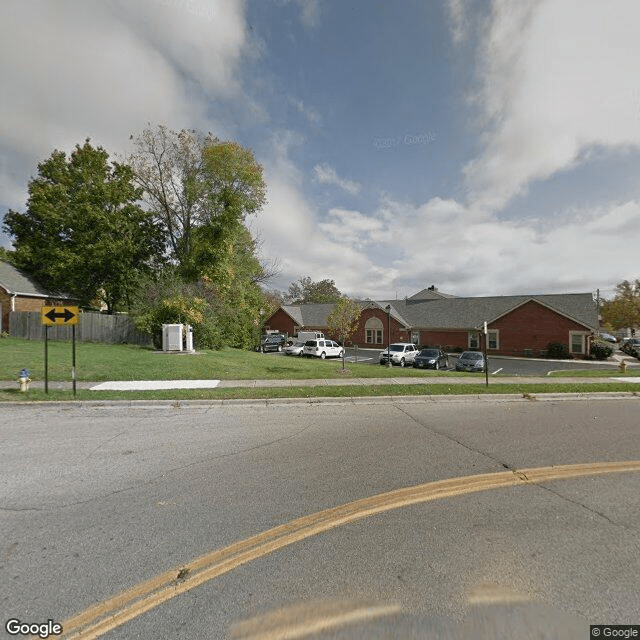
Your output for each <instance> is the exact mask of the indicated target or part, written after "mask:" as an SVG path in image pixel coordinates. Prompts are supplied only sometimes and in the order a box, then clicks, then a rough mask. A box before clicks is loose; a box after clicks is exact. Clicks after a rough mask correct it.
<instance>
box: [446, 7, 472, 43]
mask: <svg viewBox="0 0 640 640" xmlns="http://www.w3.org/2000/svg"><path fill="white" fill-rule="evenodd" d="M446 9H447V12H448V13H449V22H450V23H451V36H452V38H453V42H454V43H455V44H460V43H461V42H463V40H464V39H465V38H466V36H467V34H468V32H469V24H468V19H467V14H466V12H465V4H464V0H448V2H447V3H446Z"/></svg>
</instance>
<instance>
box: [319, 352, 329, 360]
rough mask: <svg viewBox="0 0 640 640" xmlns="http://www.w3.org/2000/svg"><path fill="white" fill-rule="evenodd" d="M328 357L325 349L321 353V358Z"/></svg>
mask: <svg viewBox="0 0 640 640" xmlns="http://www.w3.org/2000/svg"><path fill="white" fill-rule="evenodd" d="M326 357H327V354H326V353H325V352H324V351H323V352H322V353H321V354H320V358H321V359H322V360H324V359H325V358H326Z"/></svg>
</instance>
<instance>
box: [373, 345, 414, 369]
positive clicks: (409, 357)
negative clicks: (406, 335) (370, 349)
mask: <svg viewBox="0 0 640 640" xmlns="http://www.w3.org/2000/svg"><path fill="white" fill-rule="evenodd" d="M418 353H420V352H419V351H418V347H416V345H415V344H412V343H411V342H396V343H395V344H390V345H389V347H388V348H387V349H385V350H384V351H381V352H380V364H387V363H388V362H389V360H391V364H399V365H400V366H401V367H404V366H405V365H407V364H413V361H414V360H415V359H416V356H417V355H418Z"/></svg>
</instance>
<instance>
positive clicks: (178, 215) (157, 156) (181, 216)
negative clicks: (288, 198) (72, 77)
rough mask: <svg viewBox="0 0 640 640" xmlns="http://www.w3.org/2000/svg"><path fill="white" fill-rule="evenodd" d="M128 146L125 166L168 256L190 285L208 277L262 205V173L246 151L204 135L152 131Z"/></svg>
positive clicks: (240, 147)
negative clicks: (132, 174)
mask: <svg viewBox="0 0 640 640" xmlns="http://www.w3.org/2000/svg"><path fill="white" fill-rule="evenodd" d="M134 142H135V147H136V149H135V152H134V153H133V154H131V155H130V156H129V158H128V163H129V164H130V165H131V166H132V167H133V169H134V172H135V180H136V182H137V184H138V185H139V186H140V188H141V189H142V191H143V198H144V200H145V202H146V204H147V206H148V208H149V210H150V211H151V212H152V213H153V215H154V217H155V220H156V222H157V223H158V224H159V225H160V226H161V227H162V229H163V230H164V232H165V238H166V241H167V247H166V250H167V253H168V255H170V257H171V258H172V259H173V260H174V261H175V263H176V264H177V265H178V266H179V267H180V268H181V270H182V271H183V273H184V274H185V275H186V276H187V277H189V278H191V279H197V278H198V277H199V276H201V275H202V274H203V273H205V272H212V271H213V270H215V269H216V267H217V263H218V260H219V258H220V257H221V256H222V255H223V254H224V253H225V252H226V251H228V248H229V246H230V244H233V242H235V240H234V235H235V234H242V233H243V228H244V221H245V218H246V216H248V215H251V214H255V213H257V212H258V211H259V210H260V209H261V208H262V206H263V205H264V204H265V202H266V185H265V183H264V179H263V176H262V167H261V166H260V164H259V163H258V162H257V161H256V160H255V158H254V156H253V153H252V152H251V151H250V150H248V149H245V148H244V147H242V146H241V145H239V144H237V143H235V142H226V141H220V140H219V139H218V138H216V137H215V136H213V135H212V134H210V133H209V134H206V135H203V134H202V133H199V132H197V131H193V130H186V129H183V130H182V131H179V132H176V131H171V130H170V129H168V128H167V127H165V126H158V127H156V128H155V129H154V128H148V129H145V130H144V131H143V132H142V134H141V135H139V136H138V137H137V138H135V140H134ZM244 230H246V228H244Z"/></svg>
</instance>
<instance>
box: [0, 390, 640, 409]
mask: <svg viewBox="0 0 640 640" xmlns="http://www.w3.org/2000/svg"><path fill="white" fill-rule="evenodd" d="M630 398H635V399H638V400H640V392H635V391H599V392H595V393H588V392H585V393H533V394H526V395H523V394H511V393H502V394H500V393H496V394H462V395H433V396H431V395H420V396H354V397H351V398H332V397H316V398H231V399H226V400H77V401H74V400H60V401H50V400H43V401H24V402H2V403H0V406H2V407H5V408H18V407H33V406H38V407H45V408H46V407H58V408H78V409H101V408H109V407H128V408H130V409H158V408H162V407H165V408H167V409H195V408H203V407H208V408H213V407H227V406H242V405H248V406H264V407H267V406H277V405H295V404H307V405H308V404H334V405H341V404H351V405H359V404H384V405H390V404H424V403H429V404H431V403H444V404H456V403H460V404H462V403H469V402H505V403H506V402H557V401H561V400H573V401H575V400H617V399H630Z"/></svg>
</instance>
